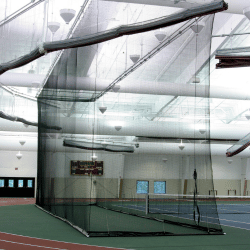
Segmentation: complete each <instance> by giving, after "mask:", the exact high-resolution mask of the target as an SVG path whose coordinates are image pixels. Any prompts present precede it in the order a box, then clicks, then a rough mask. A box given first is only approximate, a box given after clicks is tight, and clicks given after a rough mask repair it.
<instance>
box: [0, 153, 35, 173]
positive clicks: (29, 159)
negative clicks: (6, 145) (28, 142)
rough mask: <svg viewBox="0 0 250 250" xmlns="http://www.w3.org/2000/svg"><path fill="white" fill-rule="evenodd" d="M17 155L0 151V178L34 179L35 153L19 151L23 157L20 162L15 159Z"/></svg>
mask: <svg viewBox="0 0 250 250" xmlns="http://www.w3.org/2000/svg"><path fill="white" fill-rule="evenodd" d="M17 153H18V151H0V159H1V160H0V176H2V177H36V175H37V152H34V151H31V152H30V151H21V153H22V155H23V156H22V158H21V159H20V160H18V159H17V157H16V154H17ZM15 168H18V170H15Z"/></svg>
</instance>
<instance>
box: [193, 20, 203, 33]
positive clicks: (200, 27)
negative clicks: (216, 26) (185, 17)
mask: <svg viewBox="0 0 250 250" xmlns="http://www.w3.org/2000/svg"><path fill="white" fill-rule="evenodd" d="M204 27H205V23H204V22H199V23H196V24H194V25H192V26H191V27H190V28H191V29H192V31H193V32H194V33H195V34H199V33H200V32H201V31H202V30H203V28H204Z"/></svg>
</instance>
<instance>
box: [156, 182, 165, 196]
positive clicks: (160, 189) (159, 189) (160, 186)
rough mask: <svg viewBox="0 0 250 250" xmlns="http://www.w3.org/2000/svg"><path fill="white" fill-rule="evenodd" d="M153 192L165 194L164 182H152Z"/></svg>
mask: <svg viewBox="0 0 250 250" xmlns="http://www.w3.org/2000/svg"><path fill="white" fill-rule="evenodd" d="M154 193H155V194H165V193H166V182H165V181H155V182H154Z"/></svg>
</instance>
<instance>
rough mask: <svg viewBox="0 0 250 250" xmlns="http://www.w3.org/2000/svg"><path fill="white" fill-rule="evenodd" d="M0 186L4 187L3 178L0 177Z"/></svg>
mask: <svg viewBox="0 0 250 250" xmlns="http://www.w3.org/2000/svg"><path fill="white" fill-rule="evenodd" d="M0 187H1V188H2V187H4V180H3V179H0Z"/></svg>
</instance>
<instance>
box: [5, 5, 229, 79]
mask: <svg viewBox="0 0 250 250" xmlns="http://www.w3.org/2000/svg"><path fill="white" fill-rule="evenodd" d="M227 8H228V5H227V4H226V3H225V2H224V1H220V2H212V3H209V4H204V5H202V6H198V7H194V8H191V9H187V10H183V11H181V12H179V13H177V14H173V15H169V16H166V17H161V18H157V19H153V20H148V21H146V22H141V23H137V24H130V25H122V26H119V27H117V28H114V29H111V30H105V31H103V32H98V33H96V34H91V35H87V37H86V38H84V37H80V38H71V39H66V40H62V41H56V42H55V41H54V42H45V43H42V44H40V45H39V46H38V47H37V48H35V49H34V50H32V51H31V52H30V53H29V54H27V55H24V56H22V57H19V58H17V59H15V60H12V61H10V62H7V63H3V64H1V65H0V75H1V74H3V73H4V72H6V71H8V70H10V69H15V68H18V67H21V66H23V65H26V64H28V63H30V62H32V61H34V60H35V59H38V58H40V57H42V56H43V55H45V54H47V53H50V52H53V51H58V50H62V49H70V48H77V47H84V46H89V45H93V44H97V43H100V42H105V41H109V40H112V39H115V38H117V37H121V36H123V35H133V34H137V33H142V32H146V31H150V30H155V29H159V28H164V27H167V26H170V25H174V24H177V23H181V22H184V21H186V20H189V19H192V18H194V17H200V16H204V15H210V14H213V13H217V12H220V11H224V10H227ZM74 12H75V11H74V10H69V9H63V10H61V11H60V13H61V16H62V18H64V19H65V21H66V23H67V22H69V21H70V20H71V19H72V18H73V15H75V13H74ZM70 18H71V19H70Z"/></svg>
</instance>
